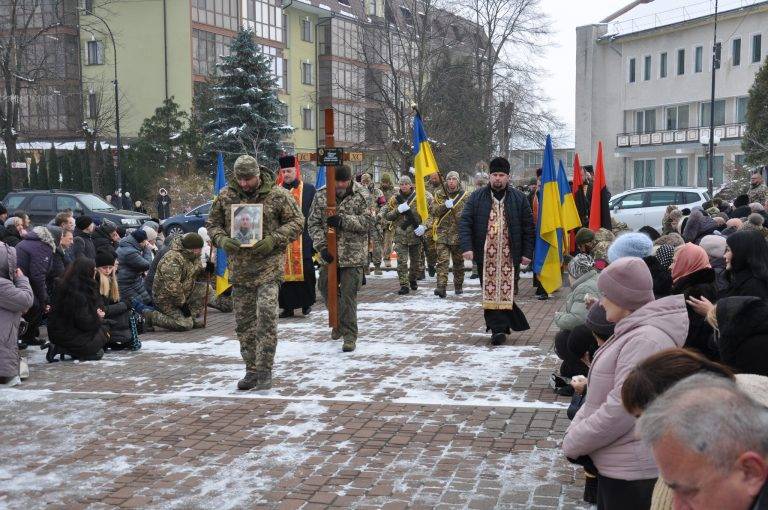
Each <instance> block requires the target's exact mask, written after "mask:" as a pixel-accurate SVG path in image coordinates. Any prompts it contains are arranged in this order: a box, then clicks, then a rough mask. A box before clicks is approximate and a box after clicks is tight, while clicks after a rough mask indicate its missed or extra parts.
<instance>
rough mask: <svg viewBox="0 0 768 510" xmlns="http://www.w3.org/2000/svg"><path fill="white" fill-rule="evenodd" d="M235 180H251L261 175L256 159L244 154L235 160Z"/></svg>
mask: <svg viewBox="0 0 768 510" xmlns="http://www.w3.org/2000/svg"><path fill="white" fill-rule="evenodd" d="M234 170H235V178H236V179H251V178H253V177H258V176H259V175H261V169H260V168H259V164H258V163H257V162H256V158H254V157H253V156H249V155H248V154H244V155H242V156H240V157H239V158H237V160H235V166H234Z"/></svg>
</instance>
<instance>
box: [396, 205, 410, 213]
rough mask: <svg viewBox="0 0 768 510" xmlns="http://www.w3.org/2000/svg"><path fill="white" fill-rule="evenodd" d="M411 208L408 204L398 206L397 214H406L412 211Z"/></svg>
mask: <svg viewBox="0 0 768 510" xmlns="http://www.w3.org/2000/svg"><path fill="white" fill-rule="evenodd" d="M410 209H411V206H410V205H408V202H403V203H402V204H400V205H398V206H397V212H399V213H400V214H402V213H404V212H405V211H410Z"/></svg>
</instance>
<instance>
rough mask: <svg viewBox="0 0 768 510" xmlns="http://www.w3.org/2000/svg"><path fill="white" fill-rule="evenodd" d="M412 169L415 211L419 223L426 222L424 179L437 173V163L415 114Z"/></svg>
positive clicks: (425, 133)
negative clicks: (419, 220) (419, 218)
mask: <svg viewBox="0 0 768 510" xmlns="http://www.w3.org/2000/svg"><path fill="white" fill-rule="evenodd" d="M413 168H414V179H415V180H416V182H415V187H416V210H417V211H418V212H419V216H421V223H422V224H424V223H426V222H427V216H429V207H428V206H427V188H426V186H425V185H424V179H425V178H426V177H427V176H429V175H432V174H433V173H435V172H437V161H435V155H434V154H433V153H432V147H431V146H430V145H429V139H428V138H427V132H426V131H424V124H423V123H422V122H421V115H420V114H419V113H418V112H416V116H415V117H414V118H413Z"/></svg>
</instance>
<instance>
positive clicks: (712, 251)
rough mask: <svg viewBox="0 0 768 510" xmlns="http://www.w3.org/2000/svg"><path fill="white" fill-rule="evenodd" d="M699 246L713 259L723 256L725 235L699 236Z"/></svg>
mask: <svg viewBox="0 0 768 510" xmlns="http://www.w3.org/2000/svg"><path fill="white" fill-rule="evenodd" d="M699 246H701V247H702V248H704V251H706V252H707V255H709V257H711V258H713V259H721V258H723V257H725V237H723V236H715V235H708V236H704V237H702V238H701V241H700V242H699Z"/></svg>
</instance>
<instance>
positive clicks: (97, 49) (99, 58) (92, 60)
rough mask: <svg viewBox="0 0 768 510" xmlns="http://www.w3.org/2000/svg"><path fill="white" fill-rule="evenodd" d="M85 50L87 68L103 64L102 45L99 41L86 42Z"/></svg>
mask: <svg viewBox="0 0 768 510" xmlns="http://www.w3.org/2000/svg"><path fill="white" fill-rule="evenodd" d="M87 50H88V65H89V66H95V65H100V64H103V63H104V45H103V44H102V42H101V41H88V45H87Z"/></svg>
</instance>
